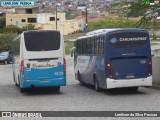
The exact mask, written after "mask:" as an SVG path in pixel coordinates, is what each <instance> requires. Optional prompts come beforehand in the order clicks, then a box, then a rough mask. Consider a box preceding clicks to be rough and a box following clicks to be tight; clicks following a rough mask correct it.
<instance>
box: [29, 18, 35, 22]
mask: <svg viewBox="0 0 160 120" xmlns="http://www.w3.org/2000/svg"><path fill="white" fill-rule="evenodd" d="M28 22H29V23H36V22H37V19H36V18H28Z"/></svg>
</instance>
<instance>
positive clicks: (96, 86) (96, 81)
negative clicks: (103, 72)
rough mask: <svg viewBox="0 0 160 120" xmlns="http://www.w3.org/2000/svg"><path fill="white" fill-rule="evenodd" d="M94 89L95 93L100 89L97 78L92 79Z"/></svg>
mask: <svg viewBox="0 0 160 120" xmlns="http://www.w3.org/2000/svg"><path fill="white" fill-rule="evenodd" d="M94 89H95V91H97V92H100V90H101V89H100V88H99V85H98V80H97V77H96V76H95V77H94Z"/></svg>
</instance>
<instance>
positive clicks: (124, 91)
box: [79, 84, 147, 96]
mask: <svg viewBox="0 0 160 120" xmlns="http://www.w3.org/2000/svg"><path fill="white" fill-rule="evenodd" d="M79 86H81V87H86V88H88V89H91V90H93V91H94V87H93V86H92V85H88V84H86V85H84V86H82V85H80V84H79ZM97 93H104V94H106V95H110V96H114V95H133V94H136V95H137V94H141V95H143V94H147V93H145V92H143V91H141V90H137V91H131V90H129V89H127V88H115V89H101V90H100V91H99V92H97Z"/></svg>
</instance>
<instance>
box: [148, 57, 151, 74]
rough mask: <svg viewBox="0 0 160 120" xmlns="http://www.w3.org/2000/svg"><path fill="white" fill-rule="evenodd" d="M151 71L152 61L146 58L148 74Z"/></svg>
mask: <svg viewBox="0 0 160 120" xmlns="http://www.w3.org/2000/svg"><path fill="white" fill-rule="evenodd" d="M151 73H152V62H151V60H148V76H151Z"/></svg>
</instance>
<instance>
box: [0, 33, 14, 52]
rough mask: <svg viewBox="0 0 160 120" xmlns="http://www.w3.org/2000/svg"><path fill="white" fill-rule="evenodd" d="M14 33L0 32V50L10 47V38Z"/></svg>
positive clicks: (12, 37)
mask: <svg viewBox="0 0 160 120" xmlns="http://www.w3.org/2000/svg"><path fill="white" fill-rule="evenodd" d="M15 37H16V34H7V33H6V34H0V51H8V50H10V49H11V45H12V44H11V43H12V40H13V39H14V38H15Z"/></svg>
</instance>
